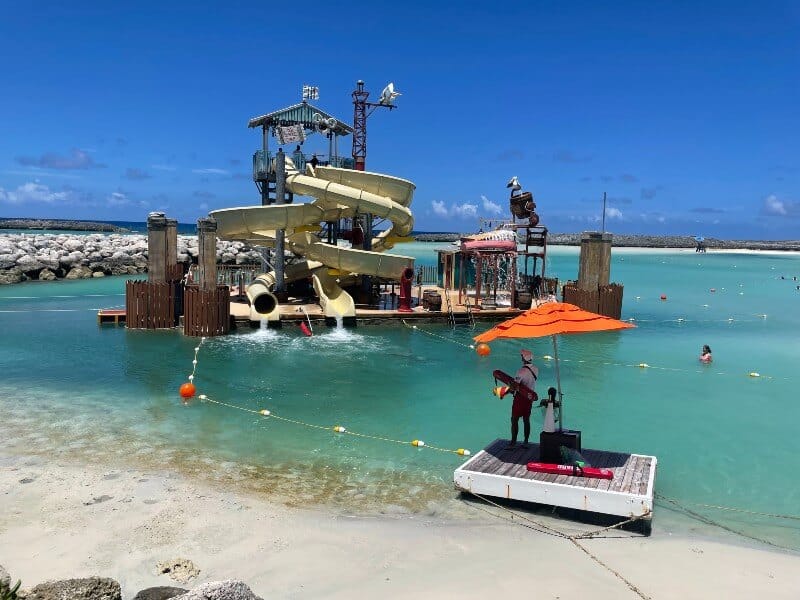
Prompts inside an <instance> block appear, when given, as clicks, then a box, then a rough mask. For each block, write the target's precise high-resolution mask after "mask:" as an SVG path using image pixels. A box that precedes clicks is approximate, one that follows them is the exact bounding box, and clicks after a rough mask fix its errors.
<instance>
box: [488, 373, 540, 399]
mask: <svg viewBox="0 0 800 600" xmlns="http://www.w3.org/2000/svg"><path fill="white" fill-rule="evenodd" d="M492 376H493V377H494V378H495V379H496V380H497V381H502V382H503V383H505V384H506V385H507V386H508V387H510V388H511V391H512V392H514V393H515V394H516V393H520V394H522V396H523V397H524V398H525V399H526V400H529V401H530V402H536V401H537V400H538V399H539V396H538V395H537V394H536V392H534V391H533V390H532V389H531V388H529V387H528V386H527V385H525V384H524V383H518V382H517V381H515V380H514V378H513V377H512V376H511V375H509V374H508V373H505V372H504V371H501V370H500V369H497V370H496V371H492Z"/></svg>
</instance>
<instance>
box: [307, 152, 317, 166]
mask: <svg viewBox="0 0 800 600" xmlns="http://www.w3.org/2000/svg"><path fill="white" fill-rule="evenodd" d="M308 162H310V163H311V166H312V167H314V168H315V169H316V168H317V165H318V164H319V159H318V158H317V154H316V152H315V153H314V154H312V155H311V160H310V161H308Z"/></svg>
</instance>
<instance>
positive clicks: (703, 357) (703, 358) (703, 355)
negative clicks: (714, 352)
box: [700, 344, 712, 363]
mask: <svg viewBox="0 0 800 600" xmlns="http://www.w3.org/2000/svg"><path fill="white" fill-rule="evenodd" d="M711 360H712V359H711V348H710V347H709V346H708V344H705V345H704V346H703V350H702V351H701V352H700V362H701V363H710V362H711Z"/></svg>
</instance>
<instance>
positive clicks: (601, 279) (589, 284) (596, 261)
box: [578, 231, 613, 291]
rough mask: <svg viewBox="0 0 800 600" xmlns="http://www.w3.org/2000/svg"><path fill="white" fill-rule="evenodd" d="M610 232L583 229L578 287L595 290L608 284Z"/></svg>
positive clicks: (609, 272)
mask: <svg viewBox="0 0 800 600" xmlns="http://www.w3.org/2000/svg"><path fill="white" fill-rule="evenodd" d="M612 237H613V236H612V235H611V234H610V233H600V232H597V231H585V232H584V233H583V235H582V236H581V256H580V264H579V267H578V287H579V288H580V289H582V290H586V291H597V288H598V287H599V286H601V285H608V281H609V278H610V276H611V239H612Z"/></svg>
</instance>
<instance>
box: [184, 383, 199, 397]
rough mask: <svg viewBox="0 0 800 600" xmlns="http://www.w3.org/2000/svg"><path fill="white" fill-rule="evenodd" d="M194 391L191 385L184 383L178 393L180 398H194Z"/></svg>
mask: <svg viewBox="0 0 800 600" xmlns="http://www.w3.org/2000/svg"><path fill="white" fill-rule="evenodd" d="M195 391H197V390H196V389H195V387H194V384H193V383H189V382H186V383H184V384H183V385H182V386H181V389H180V393H181V398H191V397H192V396H194V393H195Z"/></svg>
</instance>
